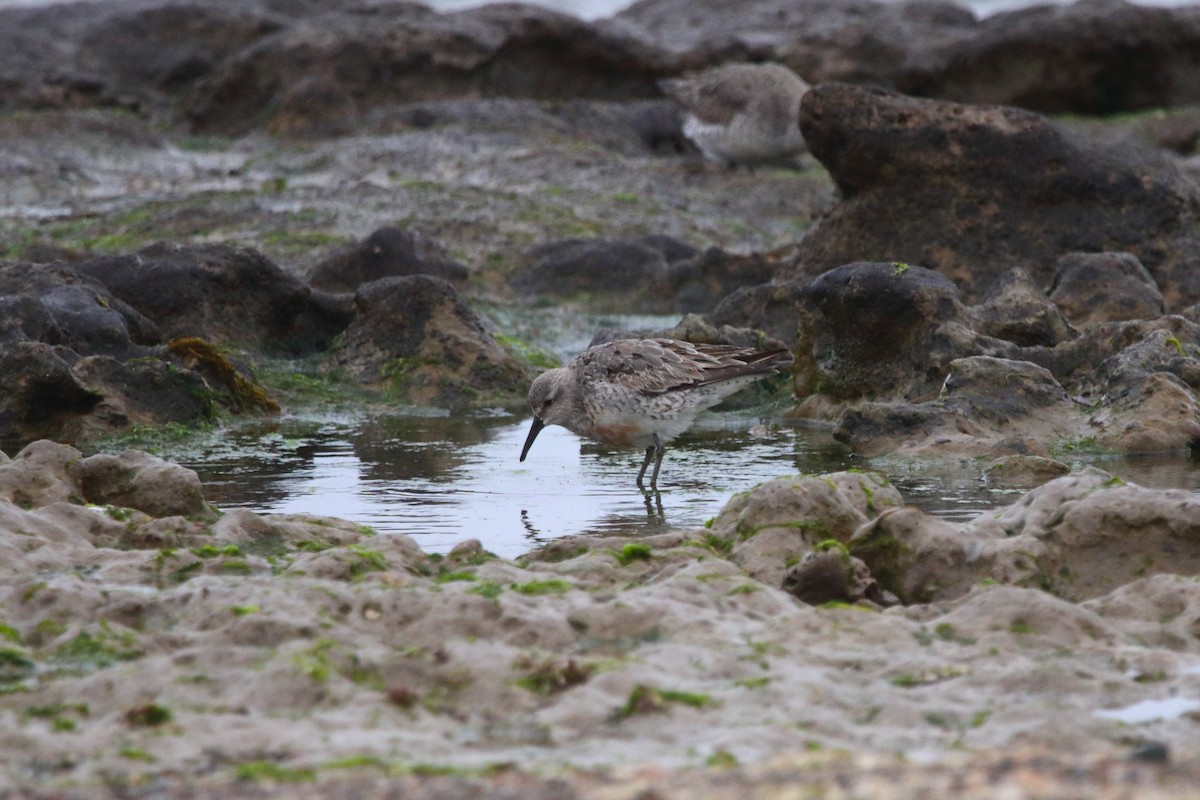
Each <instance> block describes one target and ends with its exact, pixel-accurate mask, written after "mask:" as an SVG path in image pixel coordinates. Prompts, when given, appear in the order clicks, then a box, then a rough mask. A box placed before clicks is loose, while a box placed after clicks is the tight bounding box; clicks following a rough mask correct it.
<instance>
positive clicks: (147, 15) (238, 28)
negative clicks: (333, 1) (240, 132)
mask: <svg viewBox="0 0 1200 800" xmlns="http://www.w3.org/2000/svg"><path fill="white" fill-rule="evenodd" d="M269 5H270V3H269V2H264V3H256V2H239V1H237V0H215V1H214V2H204V3H188V2H169V3H165V2H136V1H135V2H121V3H97V4H89V5H87V6H70V7H68V6H64V5H55V6H49V7H34V8H6V9H3V11H2V12H0V53H3V54H4V55H3V56H2V57H0V87H3V89H0V105H3V106H5V107H9V108H17V107H24V108H46V107H78V106H118V107H123V108H139V109H147V108H152V107H162V108H164V109H165V107H166V105H167V104H166V100H165V94H166V93H173V92H178V91H181V90H183V89H185V88H187V87H188V86H190V85H191V84H192V83H194V82H195V80H196V79H198V78H200V77H202V76H203V75H205V74H207V73H208V72H210V71H211V70H212V68H213V66H214V65H215V64H217V63H219V62H220V61H222V60H224V59H225V58H226V57H228V56H230V55H231V54H233V53H234V52H236V51H237V50H239V49H241V48H243V47H245V46H248V45H250V44H252V43H253V42H255V41H256V40H257V39H259V38H260V37H262V36H263V35H265V34H267V33H269V32H270V31H272V30H276V29H277V28H278V27H279V26H280V25H282V24H284V21H285V20H286V19H287V17H288V16H289V15H290V14H293V13H295V11H296V10H297V9H298V7H299V6H300V5H301V4H300V3H291V4H290V5H291V6H292V7H293V8H290V9H288V10H287V11H283V9H280V11H279V12H274V11H271V10H269V8H268V6H269ZM68 9H70V10H68ZM280 12H282V13H280Z"/></svg>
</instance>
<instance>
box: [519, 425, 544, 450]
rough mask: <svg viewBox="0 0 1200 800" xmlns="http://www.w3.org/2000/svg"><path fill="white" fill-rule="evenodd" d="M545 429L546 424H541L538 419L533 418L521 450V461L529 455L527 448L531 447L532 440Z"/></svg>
mask: <svg viewBox="0 0 1200 800" xmlns="http://www.w3.org/2000/svg"><path fill="white" fill-rule="evenodd" d="M544 427H546V423H544V422H542V421H541V419H539V418H538V417H534V418H533V424H532V425H530V426H529V435H528V436H526V437H525V446H524V447H522V448H521V460H522V461H524V460H525V456H527V455H529V448H531V447H533V440H534V439H536V438H537V435H538V434H539V433H541V432H542V428H544Z"/></svg>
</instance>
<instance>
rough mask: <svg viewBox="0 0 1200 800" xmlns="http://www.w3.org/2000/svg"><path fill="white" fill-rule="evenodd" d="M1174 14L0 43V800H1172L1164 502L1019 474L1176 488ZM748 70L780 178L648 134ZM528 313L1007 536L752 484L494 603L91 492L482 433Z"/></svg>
mask: <svg viewBox="0 0 1200 800" xmlns="http://www.w3.org/2000/svg"><path fill="white" fill-rule="evenodd" d="M1197 14H1198V12H1197V9H1195V8H1179V9H1157V8H1155V9H1151V8H1139V7H1134V6H1130V5H1127V4H1125V3H1122V2H1116V1H1115V0H1095V1H1093V2H1081V3H1077V4H1075V5H1071V6H1066V7H1061V8H1041V9H1030V10H1027V11H1023V12H1016V13H1013V14H1001V15H997V16H995V17H991V18H989V19H987V20H983V21H979V20H976V19H975V18H974V17H973V16H972V15H971V14H970V12H968V11H966V10H965V9H962V8H960V7H958V6H955V5H953V4H950V3H943V2H924V1H922V2H909V3H901V4H894V5H893V4H879V3H874V2H870V0H807V2H805V3H785V2H776V0H760V1H759V2H755V3H751V4H740V5H739V10H738V16H737V19H736V20H731V19H730V18H729V16H728V4H723V3H719V2H711V3H694V2H686V3H685V2H682V0H643V1H642V2H639V3H636V4H635V5H634V6H632V7H631V8H630V9H628V10H627V11H626V12H623V13H622V14H620V15H618V16H617V17H615V18H613V19H610V20H600V21H597V22H592V23H587V22H582V21H579V20H576V19H573V18H571V17H566V16H563V15H559V14H554V13H551V12H548V11H544V10H541V9H535V8H531V7H527V6H521V5H502V6H492V7H487V8H483V9H478V10H474V11H468V12H460V13H455V14H437V13H435V12H432V11H431V10H429V9H427V8H425V7H423V6H420V5H418V4H415V3H403V2H397V3H385V2H366V1H365V0H363V1H362V2H360V1H359V0H344V2H339V3H334V4H329V3H310V2H306V1H305V0H261V1H260V2H254V3H241V2H233V1H232V0H229V2H224V1H222V2H215V3H195V2H188V1H187V0H175V1H172V0H122V2H112V3H102V4H88V3H73V4H66V5H60V6H55V7H53V8H40V9H39V8H33V9H0V140H3V143H4V147H3V148H0V178H2V181H0V211H2V212H3V213H0V374H3V376H4V378H3V380H2V381H0V450H2V451H3V453H0V498H3V500H2V501H0V745H2V747H0V753H3V755H0V796H5V797H7V796H12V797H26V796H46V797H75V796H79V797H83V796H89V792H94V791H96V790H99V789H100V788H102V787H108V788H109V789H110V790H111V791H113V792H119V793H122V794H124V795H129V796H134V797H165V796H170V797H207V796H218V795H219V796H274V795H287V794H289V793H291V794H294V793H299V792H302V793H303V794H304V795H305V796H329V797H335V796H347V797H349V796H355V797H361V796H366V797H372V796H380V797H386V796H400V794H402V793H403V794H404V796H417V797H421V796H429V797H435V796H436V797H459V796H461V797H485V796H486V797H508V796H520V797H547V798H550V797H554V798H564V797H568V798H569V797H596V798H600V797H606V798H608V797H630V798H634V797H637V798H643V800H647V799H648V798H658V797H676V796H679V797H683V796H687V797H692V796H698V797H714V798H716V797H728V796H734V795H737V796H745V794H746V793H747V792H754V793H755V795H756V796H774V795H776V794H779V795H788V796H791V795H793V794H795V792H797V791H802V790H803V791H808V790H811V792H813V793H816V794H822V793H824V794H825V795H827V796H860V795H862V794H870V795H871V796H875V797H890V796H896V797H902V796H912V794H914V793H916V792H918V791H920V792H922V793H923V796H931V797H974V796H989V792H992V791H994V790H995V789H996V788H997V787H1000V788H1004V789H1007V790H1010V791H1017V792H1025V793H1031V794H1037V793H1041V794H1047V795H1053V796H1063V797H1075V796H1077V797H1088V798H1092V797H1121V796H1131V795H1130V793H1136V795H1137V796H1138V797H1184V796H1189V792H1194V787H1195V785H1196V782H1197V779H1198V778H1200V775H1198V774H1197V772H1196V769H1195V764H1196V763H1197V756H1198V755H1200V751H1197V745H1196V742H1197V741H1198V740H1200V737H1197V736H1196V732H1197V725H1198V724H1200V583H1197V579H1196V576H1197V575H1198V574H1200V561H1198V559H1200V500H1198V499H1197V495H1196V494H1194V493H1189V492H1186V491H1182V490H1174V491H1166V490H1153V489H1147V488H1142V487H1138V486H1134V485H1132V484H1128V483H1126V482H1124V481H1122V480H1121V479H1120V478H1119V477H1116V476H1113V475H1109V474H1107V473H1103V472H1100V471H1099V470H1082V471H1076V472H1073V473H1069V474H1064V473H1065V472H1068V471H1069V468H1068V467H1066V465H1064V464H1061V463H1059V462H1057V461H1055V460H1054V458H1053V455H1054V453H1055V452H1057V451H1058V449H1059V448H1062V447H1081V448H1093V449H1098V450H1103V451H1106V452H1113V453H1122V454H1135V453H1161V452H1164V451H1171V452H1173V453H1176V454H1179V453H1187V452H1191V453H1193V454H1194V453H1195V452H1196V450H1197V449H1198V448H1200V398H1198V397H1197V391H1198V390H1200V279H1198V278H1197V276H1198V275H1200V184H1198V182H1197V176H1198V175H1200V161H1198V159H1200V150H1198V147H1200V114H1198V113H1197V108H1200V84H1197V83H1196V81H1195V79H1194V76H1195V75H1197V74H1200V64H1196V63H1195V56H1194V53H1195V52H1197V45H1198V43H1200V17H1198V16H1197ZM897 32H900V33H901V34H902V35H898V33H897ZM1130 32H1136V36H1134V37H1133V39H1132V40H1131V38H1130V35H1131V34H1130ZM1131 41H1133V42H1134V45H1136V46H1132V45H1131V44H1130V42H1131ZM1014 53H1021V54H1023V55H1022V56H1021V58H1020V59H1019V60H1018V61H1016V62H1014V60H1013V54H1014ZM736 59H746V60H765V59H774V60H778V61H780V62H782V63H785V64H787V65H788V66H790V67H791V68H793V69H795V70H796V71H797V72H799V73H800V74H802V75H803V76H804V77H805V78H806V79H807V80H809V81H810V82H811V83H812V84H813V86H814V88H813V89H812V90H811V91H810V92H809V93H808V94H807V95H806V97H805V99H804V101H803V104H802V106H801V118H800V119H801V130H802V132H803V134H804V137H805V140H806V141H807V143H808V149H809V153H808V154H807V155H805V156H804V157H803V159H802V161H801V163H800V165H799V168H798V169H795V170H786V169H766V170H761V169H760V170H758V171H756V172H751V171H748V170H739V171H725V170H719V169H715V168H714V167H712V166H711V165H705V164H703V163H702V162H701V161H700V160H699V158H698V156H697V155H696V153H695V152H693V151H692V149H691V148H690V147H689V145H688V144H687V142H686V141H684V139H683V138H682V136H681V132H680V119H679V111H678V109H676V108H674V106H673V105H672V104H671V103H670V102H669V101H667V100H666V99H665V98H663V97H661V96H660V95H659V94H658V92H657V89H656V88H655V85H656V81H657V80H658V79H661V78H665V77H673V76H677V75H680V74H683V73H686V72H689V71H692V70H697V69H701V68H704V67H706V66H710V65H712V64H717V63H722V62H725V61H730V60H736ZM1039 65H1040V66H1039ZM1034 74H1037V75H1040V76H1041V77H1040V78H1038V79H1037V80H1034V81H1031V79H1030V77H1029V76H1030V75H1034ZM997 104H1006V105H997ZM1046 114H1051V115H1057V114H1105V115H1111V114H1121V115H1125V116H1120V117H1106V118H1080V117H1053V118H1052V117H1048V116H1043V115H1046ZM539 307H548V308H553V309H555V313H557V314H558V315H559V318H561V319H564V320H566V319H569V318H570V317H571V316H572V315H574V314H575V313H576V312H577V311H578V310H579V309H588V310H597V309H599V310H620V311H624V312H637V313H654V314H677V315H679V317H680V321H679V323H678V324H677V325H676V326H675V327H674V328H671V329H668V330H663V331H656V332H655V333H658V334H661V335H668V336H673V337H676V338H685V339H689V340H692V341H706V342H729V343H735V344H739V345H756V346H763V345H765V344H770V345H771V346H787V347H789V348H790V349H791V350H792V351H793V353H794V355H795V360H796V365H795V370H794V372H793V375H792V381H791V386H790V387H783V389H784V391H786V390H787V389H788V388H790V390H791V391H790V395H789V396H790V398H791V403H790V404H791V405H792V406H793V408H792V410H791V412H790V413H791V414H792V415H794V416H796V417H799V418H803V419H805V420H809V421H812V422H815V423H817V424H821V425H827V426H830V427H832V428H833V429H834V430H835V431H836V437H837V438H838V439H839V440H840V441H842V442H844V443H845V444H846V445H847V447H849V448H850V449H851V450H852V451H853V452H854V453H856V454H861V455H863V456H867V457H874V456H878V455H889V456H892V457H898V458H906V459H917V460H920V459H927V460H928V459H939V458H948V457H952V458H974V459H979V463H980V464H981V469H983V470H984V471H990V472H992V474H998V475H1006V476H1010V477H1011V476H1018V477H1020V478H1021V479H1022V480H1024V481H1025V482H1026V483H1027V484H1028V485H1029V486H1031V487H1033V488H1031V490H1030V491H1029V492H1028V493H1026V494H1025V495H1024V496H1022V497H1021V498H1020V499H1019V500H1017V501H1016V502H1015V503H1013V504H1012V505H1009V506H1007V507H1005V508H1001V509H996V510H995V511H993V512H989V513H987V514H983V515H981V516H979V517H978V518H976V519H974V520H972V521H969V522H964V523H952V522H948V521H946V520H944V519H938V518H935V517H930V516H928V515H926V514H924V513H922V512H921V511H919V510H917V509H915V508H912V507H910V506H907V505H906V502H905V498H903V497H902V496H901V495H900V493H899V492H898V491H897V490H896V489H895V488H894V487H893V486H891V485H890V484H889V482H888V481H887V477H886V475H880V474H876V473H870V472H864V473H856V472H843V473H835V474H829V475H821V476H780V477H778V478H777V479H775V480H772V481H768V482H766V483H764V484H762V485H760V486H757V487H746V491H745V492H744V493H742V494H739V495H738V496H736V497H735V498H734V499H733V500H732V501H730V503H729V504H728V505H727V506H726V507H725V509H724V510H723V511H722V512H721V513H720V514H718V515H717V517H715V518H714V519H713V520H712V521H711V522H710V525H709V526H708V527H706V528H703V529H697V530H677V531H672V532H669V533H663V534H659V535H654V536H646V537H640V538H636V539H630V538H616V537H607V538H606V537H569V538H565V539H560V540H556V541H554V542H552V543H551V544H549V545H546V546H544V547H542V548H540V549H538V550H535V551H533V552H530V553H528V554H527V555H525V556H523V557H521V558H518V559H515V560H506V559H501V558H496V557H493V556H492V555H490V554H489V553H487V552H486V549H485V548H484V547H483V546H482V545H480V544H479V542H477V541H470V542H464V543H462V544H461V545H460V546H458V547H456V548H455V550H454V551H453V552H451V553H449V554H447V555H445V556H440V555H436V554H427V553H423V552H422V551H421V550H420V548H419V547H418V546H417V545H416V544H415V543H414V542H413V541H412V540H411V539H409V538H408V537H405V536H373V535H371V532H370V531H369V530H363V529H360V528H359V527H357V526H355V525H352V524H350V523H347V522H345V521H341V520H337V519H331V518H314V517H303V516H281V515H263V514H255V513H251V512H248V511H231V512H227V513H222V512H221V511H220V510H219V509H216V508H215V507H213V506H212V505H211V504H210V503H209V502H208V501H206V499H205V496H204V487H202V486H201V485H200V482H199V480H198V479H197V477H196V475H195V474H194V473H191V472H190V471H189V470H186V469H183V468H181V467H178V466H176V465H173V464H171V463H169V462H167V461H164V460H162V459H160V458H158V457H157V456H153V455H150V454H147V453H141V452H137V451H127V450H124V449H123V448H120V447H116V448H114V449H113V450H112V452H107V451H105V452H97V453H94V454H92V455H86V456H85V454H84V451H85V449H86V448H85V445H87V444H88V443H91V442H95V441H97V440H98V439H100V438H103V437H111V436H114V435H117V436H120V435H124V434H128V433H130V432H134V431H138V430H143V429H146V428H151V429H156V428H163V427H164V426H165V427H170V426H178V427H180V428H190V427H196V426H204V425H222V424H227V423H229V422H231V421H234V420H237V419H239V418H244V417H259V416H261V417H268V418H269V417H271V416H272V415H277V414H288V413H291V412H292V411H294V410H295V409H298V408H305V407H309V406H311V405H312V404H314V403H332V404H338V403H340V404H343V407H344V406H345V404H351V405H354V406H356V407H362V408H372V407H373V408H380V407H385V406H397V405H399V406H411V407H426V408H427V407H430V406H433V407H437V408H440V409H444V410H447V411H449V412H450V413H456V414H457V413H466V414H469V413H474V412H475V411H477V410H478V409H483V408H491V407H495V406H507V407H513V408H517V407H521V405H522V403H523V395H524V392H525V389H526V387H527V386H528V381H529V378H530V377H531V376H532V375H533V374H535V373H536V372H537V371H538V370H539V369H542V368H545V367H546V366H548V365H550V364H552V363H553V358H552V357H550V356H549V355H547V352H546V351H547V344H548V342H550V341H552V340H553V337H554V331H550V330H546V329H545V325H546V323H545V322H544V321H543V320H544V319H546V317H538V316H536V315H533V314H529V313H526V312H527V311H528V310H529V309H530V308H539ZM598 335H599V336H607V337H611V336H613V335H614V333H613V332H612V331H609V332H601V333H600V334H598ZM5 454H6V455H5Z"/></svg>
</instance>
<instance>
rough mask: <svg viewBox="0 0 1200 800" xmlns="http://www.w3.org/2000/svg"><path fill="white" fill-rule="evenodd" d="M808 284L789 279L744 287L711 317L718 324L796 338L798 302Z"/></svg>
mask: <svg viewBox="0 0 1200 800" xmlns="http://www.w3.org/2000/svg"><path fill="white" fill-rule="evenodd" d="M807 284H808V281H807V280H787V281H772V282H771V283H763V284H759V285H758V286H743V287H742V288H740V289H736V290H734V291H733V292H731V293H730V294H729V295H727V296H726V297H725V298H724V299H722V300H721V302H719V303H717V307H716V308H714V309H713V310H712V313H710V314H709V315H708V319H709V321H711V322H712V324H714V325H732V326H735V327H748V328H755V329H758V330H761V331H764V332H765V333H767V334H768V335H769V336H773V337H775V338H776V339H780V340H782V341H785V342H790V341H794V340H795V337H796V326H797V323H798V322H799V319H800V316H799V313H798V311H797V304H798V303H799V302H800V297H801V295H802V294H803V292H804V287H805V286H806V285H807Z"/></svg>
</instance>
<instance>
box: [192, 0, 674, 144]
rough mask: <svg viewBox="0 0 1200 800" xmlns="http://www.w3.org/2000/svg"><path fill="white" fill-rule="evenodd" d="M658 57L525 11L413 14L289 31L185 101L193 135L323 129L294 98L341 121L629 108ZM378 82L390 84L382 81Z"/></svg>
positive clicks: (618, 36)
mask: <svg viewBox="0 0 1200 800" xmlns="http://www.w3.org/2000/svg"><path fill="white" fill-rule="evenodd" d="M662 58H663V56H662V54H661V52H660V51H659V50H658V49H657V48H654V47H653V46H650V45H648V44H646V43H645V42H643V41H641V40H639V39H637V38H634V37H632V36H630V35H628V34H627V33H625V32H623V31H621V29H620V28H618V27H616V26H606V25H593V24H589V23H586V22H583V21H582V20H579V19H577V18H575V17H571V16H567V15H564V14H558V13H555V12H552V11H548V10H544V9H540V8H536V7H534V6H522V5H492V6H485V7H483V8H476V9H472V10H469V11H463V12H458V13H453V14H437V13H434V12H433V11H431V10H429V9H428V8H426V7H424V6H420V5H418V4H415V3H412V4H410V3H397V4H392V5H387V6H375V7H373V8H372V10H371V12H370V13H360V14H345V13H336V12H334V13H329V14H325V15H321V16H320V17H317V18H312V19H301V20H296V21H295V22H294V24H292V25H290V26H288V28H286V29H285V30H282V31H280V32H279V33H277V34H274V35H272V36H268V37H266V38H264V39H263V40H262V41H260V42H258V43H257V44H256V45H255V46H254V47H249V48H246V49H244V50H242V51H240V52H239V53H237V54H235V55H233V56H232V57H230V58H228V59H226V60H225V61H224V62H222V63H221V64H220V65H219V67H218V68H217V69H215V70H214V71H213V72H212V74H211V75H209V76H207V77H206V78H205V79H204V80H203V81H201V82H200V83H199V85H198V86H197V87H196V89H195V90H194V91H193V92H192V93H191V94H190V96H189V98H188V100H187V102H186V108H185V111H184V113H185V115H186V117H187V118H188V120H189V121H190V122H191V124H192V125H193V126H194V127H195V129H197V130H200V131H205V132H209V133H223V134H239V133H244V132H246V131H247V130H249V129H251V128H253V127H256V126H259V125H263V126H265V127H267V128H269V129H274V130H278V131H280V132H287V133H305V134H307V133H310V132H315V131H319V130H324V129H325V128H326V126H327V121H326V120H325V119H324V116H323V114H322V111H323V110H325V109H327V108H329V107H330V106H331V103H330V102H321V103H318V104H317V106H316V107H315V108H309V107H306V106H305V105H303V104H302V103H299V102H296V98H297V97H304V96H306V95H311V94H313V93H314V92H315V94H316V95H317V96H318V97H320V98H332V107H334V108H337V109H340V110H341V111H342V113H343V114H347V113H350V112H353V111H355V110H356V111H357V114H358V115H362V114H364V113H365V112H366V111H367V110H368V109H371V108H378V107H386V106H389V105H399V104H401V103H405V102H414V101H423V100H435V99H439V98H447V97H460V96H464V95H485V96H509V97H536V98H579V97H592V98H597V99H617V98H622V99H631V98H636V97H651V96H654V95H655V94H656V92H655V90H654V82H655V80H656V79H657V78H659V77H661V76H662V75H663V74H664V67H663V66H662V64H661V62H662ZM379 75H387V76H388V79H387V80H379V79H378V76H379Z"/></svg>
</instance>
